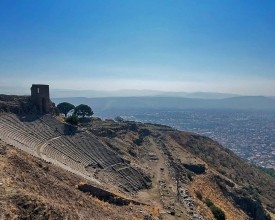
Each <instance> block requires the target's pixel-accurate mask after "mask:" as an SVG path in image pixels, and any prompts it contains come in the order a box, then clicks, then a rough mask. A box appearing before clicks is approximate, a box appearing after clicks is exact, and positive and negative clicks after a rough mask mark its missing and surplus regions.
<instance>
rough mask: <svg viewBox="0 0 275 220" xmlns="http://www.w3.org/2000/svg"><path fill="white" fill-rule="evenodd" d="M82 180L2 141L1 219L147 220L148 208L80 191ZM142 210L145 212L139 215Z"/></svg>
mask: <svg viewBox="0 0 275 220" xmlns="http://www.w3.org/2000/svg"><path fill="white" fill-rule="evenodd" d="M83 182H85V183H88V182H87V181H86V180H84V179H83V178H81V177H79V176H77V175H74V174H72V173H70V172H67V171H64V170H63V169H61V168H58V167H56V166H54V165H52V164H49V163H47V162H45V161H43V160H41V159H39V158H35V157H33V156H31V155H29V154H27V153H25V152H23V151H20V150H17V149H16V148H14V147H13V146H10V145H7V144H6V143H4V142H3V141H1V140H0V183H1V185H0V192H1V193H0V195H1V196H0V213H1V214H0V219H72V220H75V219H102V220H103V219H118V220H120V219H144V217H146V216H147V215H148V216H150V212H151V210H150V209H149V208H148V207H147V206H141V205H133V204H130V205H128V206H118V205H115V204H110V203H108V202H104V201H102V200H100V199H98V198H96V197H92V196H90V195H89V194H87V193H86V194H85V193H83V192H81V191H80V190H78V189H77V186H78V185H79V184H81V183H83ZM140 210H143V211H142V212H140Z"/></svg>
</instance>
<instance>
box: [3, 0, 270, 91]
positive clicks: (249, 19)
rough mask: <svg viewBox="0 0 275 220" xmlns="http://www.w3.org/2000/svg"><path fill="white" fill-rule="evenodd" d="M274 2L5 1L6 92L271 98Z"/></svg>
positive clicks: (4, 49)
mask: <svg viewBox="0 0 275 220" xmlns="http://www.w3.org/2000/svg"><path fill="white" fill-rule="evenodd" d="M274 11H275V2H274V1H265V2H260V1H257V0H251V1H239V0H230V1H227V0H226V1H217V0H208V1H200V2H199V1H188V0H181V1H179V0H175V1H163V0H151V1H145V0H141V1H131V0H130V1H128V0H127V1H126V0H121V1H111V0H103V1H84V0H83V1H72V0H70V1H63V0H60V1H54V0H50V1H35V0H30V1H19V2H16V4H15V3H14V2H12V1H8V0H4V1H1V3H0V30H1V31H0V48H1V50H0V58H1V59H0V90H1V91H0V93H9V94H18V93H19V94H29V88H30V86H31V84H49V85H50V88H51V89H52V90H57V89H62V90H95V91H117V90H128V89H131V90H132V89H134V90H157V91H166V92H198V91H202V92H219V93H233V94H240V95H264V96H274V93H275V62H274V57H275V56H274V55H275V41H274V39H275V22H274V21H275V14H274Z"/></svg>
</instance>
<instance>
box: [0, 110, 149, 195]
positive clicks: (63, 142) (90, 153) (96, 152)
mask: <svg viewBox="0 0 275 220" xmlns="http://www.w3.org/2000/svg"><path fill="white" fill-rule="evenodd" d="M0 128H1V133H0V138H1V139H3V140H5V141H6V142H7V143H9V144H12V145H14V146H16V147H17V148H19V149H21V150H24V151H26V152H28V153H30V154H32V155H34V156H37V157H40V158H42V159H44V160H46V161H49V162H52V163H54V164H56V165H58V166H61V167H63V168H65V169H67V170H69V171H71V172H73V173H77V174H79V175H81V176H83V177H85V178H87V179H89V180H91V181H94V182H96V183H99V181H98V180H97V179H96V177H95V176H96V175H100V174H101V173H100V172H101V171H104V174H105V175H104V177H105V178H106V175H108V179H109V180H110V181H112V182H113V183H116V185H118V186H119V187H120V188H122V189H124V190H126V191H129V192H131V191H137V190H140V189H143V188H146V187H149V186H150V178H149V177H147V176H146V175H145V174H144V173H142V172H141V171H138V170H136V169H134V168H133V167H131V165H130V164H129V163H128V162H126V161H125V160H124V159H123V158H122V157H120V156H119V154H118V153H116V152H115V151H113V150H112V149H110V148H109V147H108V146H107V145H105V144H103V143H102V142H101V141H100V140H99V139H98V138H97V137H96V136H95V135H93V134H92V133H90V132H89V131H83V130H79V129H77V128H76V127H73V126H71V125H68V124H65V123H62V122H60V121H58V120H56V119H55V118H54V117H53V116H51V115H44V116H42V117H38V116H33V115H25V116H17V115H15V114H8V113H2V114H1V115H0ZM114 178H115V179H117V178H120V179H121V181H120V182H119V181H115V180H114ZM125 179H127V181H124V180H125Z"/></svg>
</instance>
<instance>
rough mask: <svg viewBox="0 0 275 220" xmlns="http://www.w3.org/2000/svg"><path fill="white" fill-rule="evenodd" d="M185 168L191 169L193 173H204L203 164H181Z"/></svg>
mask: <svg viewBox="0 0 275 220" xmlns="http://www.w3.org/2000/svg"><path fill="white" fill-rule="evenodd" d="M182 165H183V166H184V167H185V168H186V169H188V170H190V171H192V172H193V173H195V174H203V173H205V165H204V164H191V163H190V164H186V163H183V164H182Z"/></svg>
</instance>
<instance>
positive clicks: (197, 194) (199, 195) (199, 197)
mask: <svg viewBox="0 0 275 220" xmlns="http://www.w3.org/2000/svg"><path fill="white" fill-rule="evenodd" d="M195 193H196V196H197V198H198V199H199V200H202V194H201V192H199V191H196V192H195Z"/></svg>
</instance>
